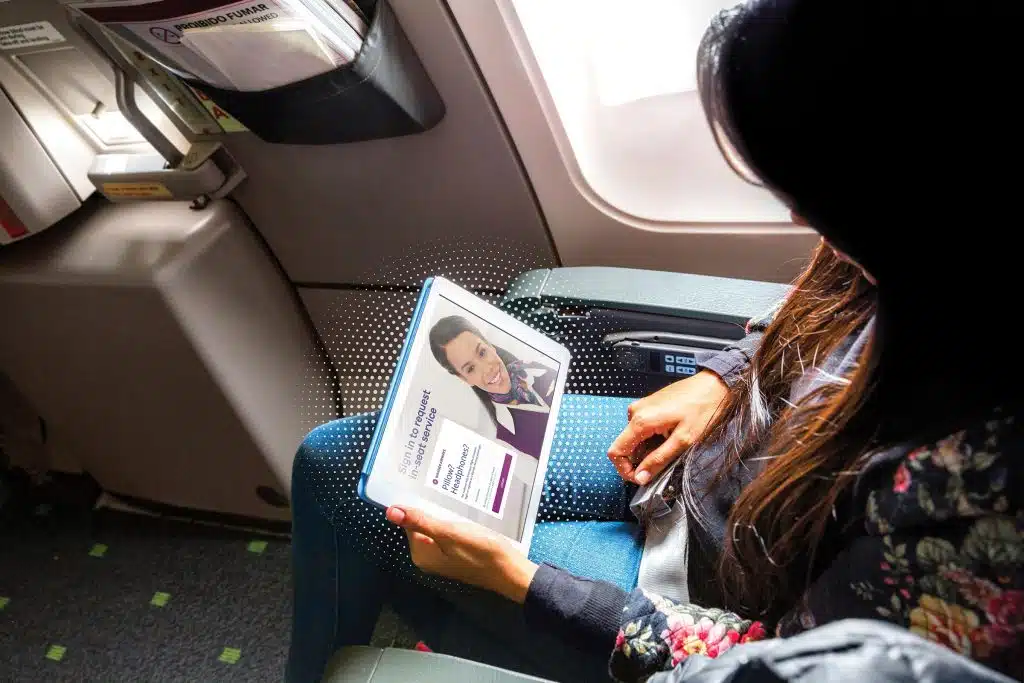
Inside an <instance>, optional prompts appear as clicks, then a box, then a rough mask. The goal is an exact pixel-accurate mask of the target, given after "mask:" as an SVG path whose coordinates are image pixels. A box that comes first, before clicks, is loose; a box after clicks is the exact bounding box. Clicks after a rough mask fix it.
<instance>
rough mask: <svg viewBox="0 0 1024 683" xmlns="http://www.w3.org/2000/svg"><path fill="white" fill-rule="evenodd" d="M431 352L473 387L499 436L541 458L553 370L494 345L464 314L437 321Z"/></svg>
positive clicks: (552, 382) (431, 338)
mask: <svg viewBox="0 0 1024 683" xmlns="http://www.w3.org/2000/svg"><path fill="white" fill-rule="evenodd" d="M430 351H431V353H433V354H434V358H435V359H437V362H438V363H440V365H441V367H443V368H444V369H445V370H447V371H448V372H450V373H451V374H453V375H455V376H456V377H458V378H459V379H461V380H462V381H463V382H465V383H466V384H468V385H469V386H470V387H472V389H473V393H475V394H476V395H477V397H478V398H479V399H480V402H481V403H482V404H483V406H484V408H485V409H486V410H487V413H488V415H490V416H491V421H492V422H493V423H494V428H495V432H496V433H495V438H496V439H498V440H499V441H503V442H505V443H506V444H508V445H509V446H512V447H513V448H515V449H517V450H519V451H521V452H523V453H525V454H527V455H531V456H533V457H534V458H540V451H541V447H542V446H543V444H544V431H545V429H546V428H547V423H548V413H549V412H550V411H551V404H550V401H551V397H552V395H553V394H554V393H555V380H556V379H557V373H556V372H555V371H554V370H552V369H551V368H548V367H545V366H544V365H542V364H540V363H525V362H523V361H521V360H519V359H518V358H516V357H515V356H513V355H512V354H511V353H509V352H508V351H505V350H504V349H500V348H498V347H497V346H494V345H493V344H491V343H490V342H488V341H487V340H486V339H485V338H484V336H483V335H482V334H481V333H480V331H479V330H478V329H477V328H476V327H474V326H473V324H472V323H470V322H469V321H468V320H466V319H465V318H463V317H462V316H459V315H450V316H448V317H446V318H441V319H440V320H438V321H437V322H436V323H434V326H433V327H432V328H431V329H430Z"/></svg>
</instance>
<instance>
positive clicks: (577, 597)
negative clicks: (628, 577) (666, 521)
mask: <svg viewBox="0 0 1024 683" xmlns="http://www.w3.org/2000/svg"><path fill="white" fill-rule="evenodd" d="M626 598H627V595H626V593H625V592H624V591H622V590H621V589H619V588H618V587H617V586H613V585H612V584H610V583H605V582H603V581H591V580H589V579H581V578H578V577H575V576H573V575H572V574H569V573H568V572H566V571H564V570H562V569H558V568H557V567H553V566H551V565H549V564H542V565H540V567H539V568H538V570H537V573H536V575H535V576H534V577H533V582H532V583H531V584H530V590H529V592H528V593H527V595H526V603H525V605H524V610H525V614H526V619H527V621H528V622H530V623H532V624H535V625H541V626H544V627H547V628H549V629H551V630H555V631H557V632H558V633H560V634H562V635H563V636H565V637H566V638H567V639H571V640H573V641H576V642H577V643H578V644H579V645H580V646H581V647H584V648H586V649H593V650H598V651H600V652H602V653H605V652H608V651H610V650H611V649H612V645H613V644H614V642H615V636H616V635H617V634H618V632H619V621H620V619H621V617H622V609H623V607H624V606H625V604H626Z"/></svg>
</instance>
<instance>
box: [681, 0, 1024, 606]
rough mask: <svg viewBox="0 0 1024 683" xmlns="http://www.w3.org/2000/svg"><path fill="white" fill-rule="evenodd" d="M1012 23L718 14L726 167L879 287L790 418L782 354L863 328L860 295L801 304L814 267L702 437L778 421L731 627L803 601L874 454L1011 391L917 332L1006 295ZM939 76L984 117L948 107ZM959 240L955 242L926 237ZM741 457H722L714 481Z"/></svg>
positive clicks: (830, 5)
mask: <svg viewBox="0 0 1024 683" xmlns="http://www.w3.org/2000/svg"><path fill="white" fill-rule="evenodd" d="M1013 7H1014V4H1013V3H1009V2H998V1H996V0H976V2H973V3H962V2H951V1H942V0H940V1H938V2H923V1H922V2H908V3H896V4H893V3H891V2H881V1H879V0H868V1H867V2H865V1H864V0H857V1H854V0H827V1H823V0H752V1H750V2H747V3H745V4H744V5H743V6H742V7H739V8H737V9H734V10H731V11H728V12H725V13H723V14H722V15H720V17H719V18H718V19H716V20H715V21H714V22H713V23H712V26H711V28H710V29H709V30H708V32H707V33H706V35H705V38H704V40H703V41H702V44H701V47H700V49H699V54H698V83H699V90H700V95H701V98H702V102H703V105H704V109H705V112H706V114H707V116H708V118H709V123H710V124H711V126H712V130H713V131H714V133H715V134H716V139H717V140H719V144H720V146H721V147H722V148H723V151H726V152H728V154H727V157H728V158H730V159H733V160H736V159H740V160H742V162H743V163H742V167H743V169H744V170H745V171H746V173H744V175H745V176H746V177H748V178H750V177H751V176H753V177H754V179H756V180H759V181H760V182H761V183H762V184H764V185H765V186H766V187H768V189H770V190H771V191H772V192H773V193H774V194H775V195H776V196H777V197H778V198H780V199H781V200H782V201H783V202H784V203H786V204H787V205H788V206H789V208H791V209H793V210H794V211H796V212H797V213H799V214H800V215H802V216H803V217H804V218H806V219H807V220H808V222H809V223H810V224H811V225H813V226H814V227H815V229H816V230H818V232H820V233H821V234H822V235H823V236H824V237H825V238H826V239H827V240H828V241H829V243H830V244H832V245H834V246H836V247H837V248H839V249H841V250H842V251H843V252H844V253H846V254H848V255H849V256H851V257H852V258H854V259H855V260H856V261H857V262H858V263H859V264H860V265H862V266H864V267H865V269H866V270H867V271H868V272H869V273H871V274H872V275H873V276H874V278H875V279H876V280H877V282H878V288H877V295H876V296H877V315H876V326H875V329H874V333H873V336H872V339H871V341H870V342H869V343H868V345H867V346H866V347H865V348H864V350H863V351H862V353H861V356H860V358H859V363H858V365H857V367H856V368H855V369H854V371H853V372H852V373H851V374H850V376H848V377H846V378H845V381H844V382H841V383H837V384H831V385H828V386H825V387H823V388H822V389H820V390H819V391H818V392H817V395H816V396H815V397H813V398H814V400H811V399H810V397H809V399H808V400H804V401H801V403H800V405H797V406H788V405H785V403H784V401H783V399H781V398H780V396H784V392H785V391H786V384H787V383H788V382H790V381H791V380H792V379H793V373H795V372H796V369H794V368H793V366H792V364H791V363H792V361H794V360H796V359H795V358H794V355H795V353H796V351H797V350H799V352H800V357H802V358H803V359H804V360H805V361H806V359H807V356H808V352H810V351H813V350H817V352H818V354H819V357H820V354H821V353H823V352H825V350H826V347H828V346H830V345H833V347H834V343H835V342H836V340H837V339H838V338H839V336H840V335H841V334H845V333H849V332H850V331H851V330H853V329H855V328H856V324H857V323H858V322H860V321H861V320H862V319H863V316H864V315H865V313H866V309H865V308H864V307H865V306H866V305H867V302H866V301H865V300H862V298H861V294H858V293H857V291H856V290H850V291H849V292H847V293H845V294H844V293H842V292H841V291H832V296H830V297H829V296H825V297H824V298H818V303H815V299H814V298H811V299H809V298H808V296H809V295H812V294H813V293H814V292H815V290H816V289H819V287H820V285H818V284H815V280H816V276H815V275H814V270H815V268H822V267H823V266H822V263H821V262H820V261H818V259H823V258H827V254H825V253H824V252H823V251H821V250H819V254H818V258H817V259H816V261H818V262H817V263H816V264H813V265H812V268H811V270H809V271H808V272H807V273H805V275H804V276H803V277H802V278H801V281H800V282H798V283H797V292H796V294H795V295H794V296H793V297H792V298H791V299H790V300H789V301H788V302H787V303H786V305H785V306H784V307H783V309H782V310H781V311H780V312H779V315H778V316H777V317H776V319H775V320H774V322H773V323H772V325H771V326H770V327H769V329H768V331H767V333H766V335H765V338H764V340H763V342H762V346H761V348H760V350H759V351H758V353H757V354H755V357H754V359H753V362H752V364H751V368H750V371H749V373H748V375H747V381H746V383H745V385H742V386H741V388H740V390H739V392H738V393H737V395H736V396H735V397H734V398H733V399H731V400H730V401H729V403H728V404H727V405H726V409H725V410H724V411H723V414H722V416H721V417H720V418H719V419H718V420H717V421H716V422H715V423H714V424H713V425H711V427H710V432H709V436H710V437H712V438H713V437H715V436H720V435H721V434H722V433H723V432H722V429H723V425H724V424H725V422H726V420H728V419H741V420H747V421H748V422H750V423H751V424H754V425H755V426H756V423H757V420H756V417H757V416H756V415H755V414H753V413H754V411H753V408H756V407H758V406H759V403H758V402H759V400H760V401H761V402H762V403H763V404H764V406H765V407H766V408H767V412H768V413H769V414H771V415H772V416H773V417H775V419H776V421H775V424H774V425H773V426H772V427H770V428H768V429H767V430H764V429H762V430H761V434H760V435H755V436H758V438H759V440H760V441H761V442H762V443H763V444H764V445H765V449H766V453H767V456H768V460H767V465H766V466H765V468H764V470H763V471H762V472H761V473H760V474H759V475H758V476H757V477H756V478H755V479H754V481H753V482H752V483H751V484H749V485H748V486H747V487H746V488H745V489H744V490H743V492H742V494H741V495H740V496H739V498H738V500H737V501H736V502H735V504H734V505H733V507H732V508H731V510H730V514H729V519H728V526H727V529H726V533H725V548H724V551H723V554H722V557H721V566H720V580H721V581H722V583H723V587H724V588H725V592H726V594H727V596H728V599H729V603H730V606H731V607H733V608H734V609H738V610H744V611H745V612H746V613H747V614H751V615H755V614H757V615H765V616H766V618H768V619H769V620H771V619H772V618H773V617H777V616H778V615H779V611H780V609H784V608H785V607H788V606H791V605H792V604H793V603H794V602H795V601H796V600H797V599H798V598H799V596H800V595H801V594H802V592H803V590H804V588H805V587H806V586H807V584H808V583H809V582H810V581H811V580H812V579H813V572H814V568H815V553H816V552H817V551H818V550H819V549H820V546H821V544H822V542H823V541H824V537H825V532H826V529H827V528H829V524H830V522H829V520H830V519H831V518H832V515H833V514H834V510H835V504H836V502H837V501H840V499H841V498H842V496H843V494H844V493H845V492H846V491H847V489H848V488H849V487H850V486H851V484H852V483H853V481H854V479H855V476H854V475H855V474H856V473H857V472H858V471H859V470H861V469H862V466H863V462H864V460H865V457H866V455H865V454H866V453H869V452H870V451H871V449H875V448H879V447H882V446H886V445H891V444H895V443H897V442H907V441H917V442H923V441H925V440H931V439H934V438H938V437H941V436H944V435H946V434H948V433H950V432H952V431H955V430H956V429H958V428H960V427H962V426H964V424H965V422H966V421H967V420H970V419H975V418H977V417H979V416H980V415H982V414H985V413H987V412H988V411H989V410H991V408H992V407H993V406H995V405H997V404H998V403H1000V402H1002V401H1004V400H1009V399H1010V397H1013V396H1015V394H1016V392H1018V391H1019V381H1020V379H1021V374H1022V373H1021V368H1020V367H1019V366H1020V364H1017V363H1008V364H1003V365H1001V366H1000V368H999V370H988V371H986V370H979V371H973V370H971V369H968V368H965V369H964V371H961V372H957V371H955V370H953V369H952V368H949V363H948V360H947V358H948V352H949V350H948V348H947V347H944V345H943V344H942V343H941V342H940V341H939V340H937V339H935V334H934V331H932V332H931V333H929V330H934V328H935V327H936V326H937V325H941V324H942V322H943V321H944V320H948V319H949V315H950V302H951V301H955V300H957V299H960V300H963V299H965V298H967V300H968V302H969V303H968V305H967V306H966V307H957V308H956V309H955V311H956V313H955V315H956V323H957V325H958V326H963V328H965V329H972V328H973V329H986V326H990V325H991V324H992V321H993V320H998V319H999V318H1000V317H1001V316H1004V315H1005V314H1006V313H1005V312H1006V310H1007V307H1010V306H1012V305H1013V304H1012V298H1013V297H1015V296H1016V291H1018V288H1016V287H1013V286H1012V285H1011V286H1009V287H1007V286H1006V282H1007V280H1008V279H1009V278H1007V274H1008V273H1012V272H1014V270H1013V262H1014V259H1015V258H1016V254H1015V253H1014V250H1012V249H1006V248H1005V246H1006V245H1005V244H1004V245H1002V246H1000V245H998V244H993V242H992V240H993V239H996V238H997V237H998V236H999V229H1000V227H1002V226H1003V225H1004V222H1005V216H1004V215H1003V214H1006V213H1010V210H1009V209H1008V207H1007V201H1014V200H1013V199H1010V198H1013V197H1015V196H1016V194H1017V191H1016V190H1015V189H1014V187H1015V185H1016V182H1017V179H1018V178H1019V174H1014V173H1008V172H1007V171H1006V170H1005V169H1003V168H1001V167H1002V165H1003V164H1004V163H1005V159H1007V158H1009V159H1013V160H1016V159H1018V158H1020V157H1021V155H1022V153H1024V141H1022V136H1021V131H1020V126H1019V125H1018V124H1017V122H1016V121H1015V120H1014V119H1013V114H1012V113H1011V112H1012V111H1013V105H1012V103H1011V102H1010V101H1009V99H1008V98H1009V97H1011V96H1012V95H1011V94H1010V93H1011V92H1012V88H1010V89H1008V88H1007V84H1009V83H1011V82H1013V80H1014V78H1016V71H1015V70H1016V65H1017V64H1019V58H1018V57H1017V56H1016V52H1015V50H1016V47H1015V46H1016V43H1017V39H1016V37H1015V36H1016V33H1017V31H1018V30H1019V25H1020V24H1019V20H1018V19H1017V17H1016V15H1015V14H1014V10H1013V9H1012V8H1013ZM980 54H984V55H985V57H984V65H983V66H982V65H980V64H979V63H978V61H977V60H978V55H980ZM954 75H955V77H956V78H957V79H962V80H963V82H965V83H969V84H970V89H971V92H973V93H984V94H985V97H986V101H985V103H984V105H985V106H982V104H981V102H980V101H979V99H978V98H976V97H972V96H970V95H968V94H967V93H961V94H959V95H957V96H951V94H950V93H949V91H948V83H949V82H950V78H952V77H954ZM943 84H947V85H943ZM982 130H988V131H993V135H994V138H993V140H992V141H991V142H989V141H987V140H984V139H981V138H979V135H980V133H979V131H982ZM940 141H941V142H940ZM735 165H736V164H735V163H734V166H735ZM966 226H970V229H969V230H966V232H965V234H964V235H963V239H960V240H955V241H954V240H950V239H948V238H947V237H946V236H945V235H941V234H936V233H937V232H939V231H940V230H941V228H942V227H955V228H960V229H966ZM937 229H938V230H937ZM950 232H952V234H957V230H951V231H950ZM1004 269H1005V270H1004ZM818 294H822V295H827V294H828V292H827V291H826V292H821V291H819V292H818ZM965 295H967V296H965ZM783 357H785V359H786V366H785V369H784V366H783V363H782V360H783ZM997 373H998V374H997ZM759 397H761V398H759ZM780 401H782V402H780ZM744 452H745V451H744V447H743V446H740V447H737V448H736V449H734V451H733V452H732V453H731V455H730V457H728V458H727V459H726V461H727V462H726V463H725V464H724V465H723V466H722V468H721V470H720V472H719V476H720V477H726V476H728V472H729V468H730V467H735V466H736V465H737V463H738V461H740V460H741V459H742V456H743V453H744Z"/></svg>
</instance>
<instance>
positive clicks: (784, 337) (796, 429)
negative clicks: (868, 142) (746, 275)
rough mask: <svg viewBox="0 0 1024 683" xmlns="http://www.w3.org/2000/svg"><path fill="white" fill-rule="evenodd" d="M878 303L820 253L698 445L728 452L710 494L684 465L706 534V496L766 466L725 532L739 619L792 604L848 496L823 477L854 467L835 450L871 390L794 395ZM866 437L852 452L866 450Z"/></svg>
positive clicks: (689, 495) (835, 387)
mask: <svg viewBox="0 0 1024 683" xmlns="http://www.w3.org/2000/svg"><path fill="white" fill-rule="evenodd" d="M874 294H875V292H874V288H873V287H872V286H871V285H870V284H869V283H868V281H867V280H866V279H865V278H864V276H863V275H862V273H861V271H860V269H859V268H857V267H856V266H854V265H852V264H850V263H847V262H845V261H842V260H840V259H839V258H838V257H837V256H836V254H835V252H834V251H833V250H832V249H830V248H829V247H828V246H827V245H825V244H820V245H819V246H818V248H817V249H816V250H815V253H814V255H813V256H812V259H811V262H810V264H809V265H808V266H807V268H806V269H805V270H804V272H803V273H802V274H801V275H800V277H799V278H798V279H797V280H796V282H795V284H794V288H793V290H792V292H791V294H790V295H789V297H787V299H786V301H785V302H784V303H783V305H782V306H781V307H780V308H779V310H778V311H777V312H776V313H775V315H774V317H773V320H772V323H771V324H770V325H769V326H768V329H767V330H766V331H765V334H764V337H763V339H762V341H761V345H760V346H759V348H758V351H757V353H755V354H754V357H753V358H752V359H751V363H750V367H749V368H748V370H747V371H745V373H744V374H743V376H742V377H741V379H740V381H739V382H738V383H737V384H736V385H735V386H734V388H733V390H732V391H731V392H730V394H729V396H728V397H727V398H726V400H725V402H724V404H723V405H722V407H721V408H720V410H719V413H718V415H717V416H716V418H715V419H714V420H713V421H712V423H711V424H709V425H708V428H707V429H706V431H705V434H704V435H703V436H702V437H701V438H700V439H699V440H698V441H697V443H698V444H710V443H719V442H721V443H724V445H725V449H724V453H723V455H722V459H721V460H720V461H719V463H718V471H717V472H715V473H714V475H713V476H711V477H710V483H709V484H708V485H707V486H706V487H702V486H696V487H695V486H694V482H698V481H701V480H702V479H703V480H707V479H708V478H709V477H708V476H707V475H705V474H703V473H699V472H695V471H693V469H692V467H694V466H696V462H697V460H696V459H687V461H686V463H685V464H684V472H683V476H682V494H683V501H684V503H685V504H686V506H687V511H688V514H689V515H690V518H691V520H693V521H694V522H695V523H696V524H698V525H703V519H702V508H701V505H700V497H701V496H702V495H707V493H708V492H710V491H713V490H714V489H715V488H716V487H718V486H721V485H722V484H723V483H724V482H725V481H726V480H727V478H728V477H730V476H732V475H733V474H735V472H736V471H737V469H738V468H740V467H745V466H754V465H755V463H752V462H748V460H747V459H748V458H750V457H751V456H753V455H755V454H760V456H761V457H763V458H765V459H766V460H767V463H768V464H767V465H766V466H765V467H764V469H763V470H762V471H761V472H760V473H759V475H758V476H756V477H755V478H754V480H753V481H752V482H751V483H750V484H749V485H748V486H747V488H746V489H745V490H744V491H743V492H742V493H741V495H740V497H739V499H738V500H737V501H736V503H735V505H734V507H733V511H732V514H731V515H730V517H729V521H728V525H727V529H730V530H733V531H731V532H727V533H726V539H725V541H726V542H725V552H724V553H723V556H722V562H721V567H720V579H721V580H722V583H723V588H724V590H725V595H726V599H727V600H728V601H729V602H730V603H733V604H730V606H731V607H733V608H734V609H736V610H741V611H743V612H744V613H746V614H750V613H759V614H761V615H763V616H764V617H765V618H768V619H770V618H771V617H772V616H773V615H771V613H770V612H771V607H772V606H774V605H777V604H779V603H780V602H781V603H782V604H785V602H786V601H785V598H792V597H793V595H792V594H793V592H794V591H795V589H796V584H793V583H792V582H793V581H794V580H795V579H800V580H802V579H804V578H805V577H804V576H802V575H801V576H796V577H793V576H790V574H789V573H790V572H791V571H792V572H794V573H796V574H800V571H799V570H794V567H792V566H791V563H792V562H793V560H794V556H795V555H802V552H801V551H802V550H803V549H805V548H806V544H807V543H808V541H809V539H817V538H819V537H820V536H821V534H822V533H823V532H824V527H825V525H826V523H827V522H828V520H829V519H830V513H831V511H832V506H833V505H834V504H835V502H836V499H837V498H838V496H839V495H840V493H841V491H842V487H841V486H836V485H835V484H836V481H835V478H834V477H833V476H824V477H823V476H820V475H821V474H822V473H823V472H831V471H832V470H833V468H834V467H835V468H836V471H841V470H842V469H843V468H844V467H845V466H847V465H851V464H850V463H847V462H846V461H845V459H844V458H843V457H838V458H837V457H836V456H834V455H831V454H830V452H831V449H833V448H834V445H830V443H831V442H832V439H833V437H834V436H835V432H836V431H837V430H838V429H839V428H840V427H841V426H842V425H844V424H846V422H848V420H849V418H850V416H851V415H852V414H854V413H855V412H856V411H857V409H858V407H859V405H860V402H861V400H862V398H863V396H864V393H865V391H864V386H863V384H862V380H861V379H854V378H837V381H833V382H827V383H823V384H822V386H820V387H819V388H817V389H815V390H814V391H812V392H810V393H809V394H808V395H806V396H804V397H803V398H801V400H800V401H799V402H798V403H796V404H793V403H791V402H790V400H789V399H790V391H791V388H792V387H793V385H794V384H795V383H796V382H797V381H799V380H800V379H801V378H802V377H804V376H805V375H806V373H808V372H810V371H811V370H813V368H815V367H817V366H819V365H820V364H822V363H823V362H824V361H825V360H826V359H827V358H828V357H829V356H830V355H831V354H832V353H833V352H834V351H836V349H837V348H838V347H839V346H840V345H841V344H842V343H843V342H844V341H846V340H847V339H849V337H850V336H851V335H853V334H854V333H856V332H857V331H858V330H860V329H862V328H863V327H864V326H865V325H866V323H867V322H868V320H869V319H870V318H871V316H872V314H873V313H874V311H875V296H874ZM856 376H857V375H856V374H855V376H854V377H856ZM867 437H868V438H866V439H863V440H862V442H861V443H859V444H858V447H857V448H855V449H854V450H857V451H858V452H861V451H863V450H864V449H866V447H867V441H868V440H869V438H870V435H867ZM698 447H699V446H698ZM758 465H760V463H758ZM851 466H852V465H851ZM695 488H696V489H700V488H704V490H703V491H700V490H694V489H695ZM812 543H813V541H812ZM765 565H767V566H765ZM804 571H806V568H805V569H804ZM754 577H756V579H755V578H754ZM780 598H782V600H780ZM789 604H792V603H789Z"/></svg>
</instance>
